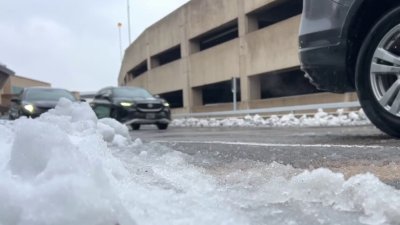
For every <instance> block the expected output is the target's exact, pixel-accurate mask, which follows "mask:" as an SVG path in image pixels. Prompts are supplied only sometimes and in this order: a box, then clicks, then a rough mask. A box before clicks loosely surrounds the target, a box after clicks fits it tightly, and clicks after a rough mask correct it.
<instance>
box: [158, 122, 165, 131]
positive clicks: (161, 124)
mask: <svg viewBox="0 0 400 225" xmlns="http://www.w3.org/2000/svg"><path fill="white" fill-rule="evenodd" d="M157 128H158V129H159V130H166V129H167V128H168V123H159V124H157Z"/></svg>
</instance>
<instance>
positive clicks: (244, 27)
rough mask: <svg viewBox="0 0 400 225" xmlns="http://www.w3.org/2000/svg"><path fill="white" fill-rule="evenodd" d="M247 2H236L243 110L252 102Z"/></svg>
mask: <svg viewBox="0 0 400 225" xmlns="http://www.w3.org/2000/svg"><path fill="white" fill-rule="evenodd" d="M244 1H245V0H236V2H237V6H238V7H237V8H238V25H239V45H240V46H239V77H240V90H241V97H242V99H241V100H242V104H241V107H242V109H248V108H249V104H248V102H249V100H251V97H250V96H251V94H250V84H249V78H248V77H247V71H246V70H247V69H246V52H247V44H246V38H245V36H246V34H247V33H248V25H249V24H248V21H247V18H246V15H245V6H244Z"/></svg>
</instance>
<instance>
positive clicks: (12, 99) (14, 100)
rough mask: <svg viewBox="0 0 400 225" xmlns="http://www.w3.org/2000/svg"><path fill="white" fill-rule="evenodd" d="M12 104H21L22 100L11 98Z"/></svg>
mask: <svg viewBox="0 0 400 225" xmlns="http://www.w3.org/2000/svg"><path fill="white" fill-rule="evenodd" d="M11 102H14V103H16V104H19V103H20V102H21V99H19V98H17V97H13V98H11Z"/></svg>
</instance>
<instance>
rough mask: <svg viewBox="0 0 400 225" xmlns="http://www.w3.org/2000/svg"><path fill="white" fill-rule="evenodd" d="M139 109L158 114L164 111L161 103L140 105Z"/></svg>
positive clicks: (138, 105)
mask: <svg viewBox="0 0 400 225" xmlns="http://www.w3.org/2000/svg"><path fill="white" fill-rule="evenodd" d="M137 108H138V109H139V110H140V111H143V112H157V111H160V110H162V104H159V103H139V104H137Z"/></svg>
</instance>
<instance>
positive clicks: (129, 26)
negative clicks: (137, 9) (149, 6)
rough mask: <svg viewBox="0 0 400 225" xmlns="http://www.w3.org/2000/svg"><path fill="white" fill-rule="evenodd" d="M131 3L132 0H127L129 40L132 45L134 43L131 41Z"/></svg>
mask: <svg viewBox="0 0 400 225" xmlns="http://www.w3.org/2000/svg"><path fill="white" fill-rule="evenodd" d="M129 1H130V0H126V3H127V8H128V38H129V44H131V43H132V41H131V10H130V5H129Z"/></svg>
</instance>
